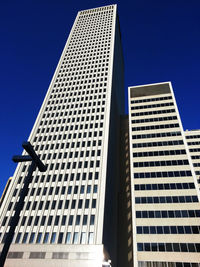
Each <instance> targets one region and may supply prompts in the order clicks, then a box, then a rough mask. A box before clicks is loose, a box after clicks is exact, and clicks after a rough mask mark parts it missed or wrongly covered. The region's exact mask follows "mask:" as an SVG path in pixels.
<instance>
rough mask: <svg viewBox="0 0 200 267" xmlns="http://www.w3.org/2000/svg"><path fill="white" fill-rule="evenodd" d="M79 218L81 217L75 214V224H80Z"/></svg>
mask: <svg viewBox="0 0 200 267" xmlns="http://www.w3.org/2000/svg"><path fill="white" fill-rule="evenodd" d="M80 218H81V216H80V215H77V216H76V225H79V224H80Z"/></svg>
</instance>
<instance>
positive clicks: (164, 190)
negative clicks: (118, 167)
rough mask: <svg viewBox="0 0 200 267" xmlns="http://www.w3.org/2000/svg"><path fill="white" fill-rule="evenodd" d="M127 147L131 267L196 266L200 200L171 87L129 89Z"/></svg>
mask: <svg viewBox="0 0 200 267" xmlns="http://www.w3.org/2000/svg"><path fill="white" fill-rule="evenodd" d="M186 136H187V134H186ZM188 141H189V140H188ZM129 143H130V169H131V193H132V225H133V229H132V236H133V238H132V240H133V259H134V266H135V267H137V266H200V240H199V233H200V223H199V219H200V203H199V199H200V195H199V189H198V184H197V180H196V177H195V171H194V168H193V166H192V161H191V157H190V155H189V150H188V146H187V143H186V138H185V133H184V131H183V128H182V124H181V120H180V116H179V112H178V109H177V105H176V101H175V97H174V94H173V89H172V86H171V83H169V82H166V83H158V84H151V85H144V86H134V87H129Z"/></svg>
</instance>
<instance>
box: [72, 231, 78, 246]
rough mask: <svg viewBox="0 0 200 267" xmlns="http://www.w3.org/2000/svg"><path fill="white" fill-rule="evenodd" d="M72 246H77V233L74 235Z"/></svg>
mask: <svg viewBox="0 0 200 267" xmlns="http://www.w3.org/2000/svg"><path fill="white" fill-rule="evenodd" d="M73 244H78V232H75V233H74V237H73Z"/></svg>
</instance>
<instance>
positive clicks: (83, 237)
mask: <svg viewBox="0 0 200 267" xmlns="http://www.w3.org/2000/svg"><path fill="white" fill-rule="evenodd" d="M81 244H86V233H85V232H82V233H81Z"/></svg>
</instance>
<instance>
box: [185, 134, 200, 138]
mask: <svg viewBox="0 0 200 267" xmlns="http://www.w3.org/2000/svg"><path fill="white" fill-rule="evenodd" d="M186 138H187V139H197V138H200V135H187V134H186Z"/></svg>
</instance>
